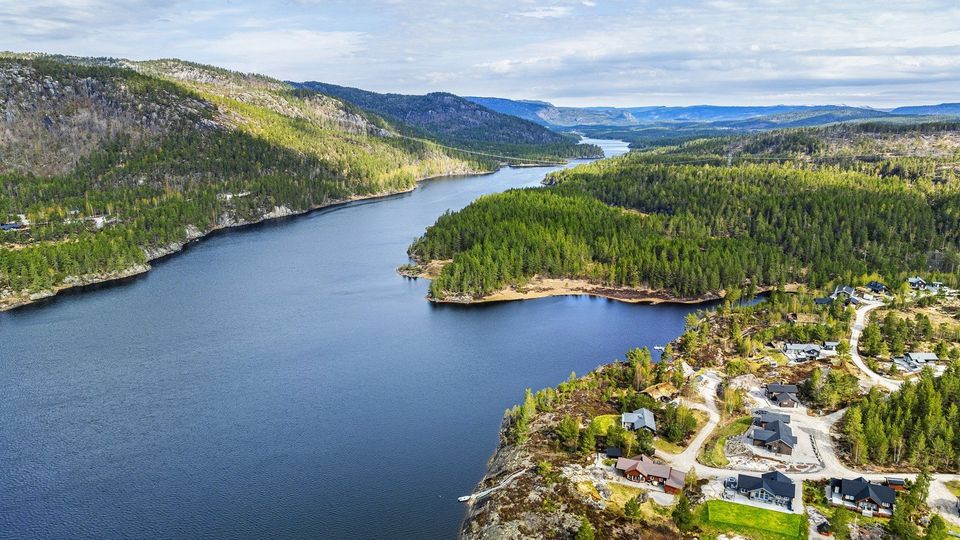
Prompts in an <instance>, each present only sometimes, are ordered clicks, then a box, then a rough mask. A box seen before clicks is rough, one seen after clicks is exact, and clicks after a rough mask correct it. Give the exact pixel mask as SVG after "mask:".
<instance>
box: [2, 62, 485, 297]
mask: <svg viewBox="0 0 960 540" xmlns="http://www.w3.org/2000/svg"><path fill="white" fill-rule="evenodd" d="M396 132H397V128H396V127H394V126H393V125H391V124H390V123H389V122H387V121H385V120H383V119H380V118H377V117H375V116H373V115H370V114H368V113H365V112H363V111H361V110H360V109H357V108H355V107H352V106H350V105H346V104H344V103H342V102H340V101H338V100H336V99H334V98H331V97H328V96H324V95H321V94H319V93H317V92H312V91H308V90H297V89H294V88H292V87H290V86H289V85H287V84H286V83H283V82H281V81H276V80H273V79H269V78H267V77H262V76H257V75H248V74H240V73H234V72H230V71H226V70H222V69H218V68H213V67H210V66H202V65H197V64H191V63H187V62H181V61H177V60H162V61H151V62H139V63H135V62H127V61H121V60H111V59H78V58H50V57H36V58H27V57H22V56H7V57H3V58H0V189H2V194H0V195H2V196H0V223H2V224H5V225H4V229H9V230H2V231H0V307H2V306H4V305H7V306H8V305H15V304H17V303H21V302H23V301H26V300H29V298H31V297H33V298H35V297H37V296H42V295H46V294H50V293H51V292H52V291H54V290H56V289H57V288H60V287H64V286H69V285H73V284H80V283H86V282H91V281H98V280H101V279H107V278H111V277H117V276H118V275H125V274H129V273H131V272H135V271H142V269H143V268H144V267H143V266H142V265H143V264H144V263H145V262H146V261H147V260H148V259H150V258H152V257H154V256H157V255H161V254H164V253H167V252H169V251H171V250H175V249H178V248H179V246H180V245H182V243H183V242H184V241H186V240H188V239H190V238H193V237H196V236H199V235H202V234H203V233H205V232H207V231H210V230H212V229H215V228H219V227H225V226H231V225H235V224H240V223H247V222H253V221H258V220H260V219H263V218H265V217H274V216H278V215H285V214H289V213H295V212H301V211H305V210H308V209H310V208H314V207H317V206H322V205H325V204H329V203H331V202H335V201H338V200H345V199H349V198H352V197H360V196H369V195H374V194H380V193H391V192H397V191H402V190H407V189H411V188H412V187H413V186H414V185H415V182H416V181H417V180H418V179H421V178H425V177H429V176H435V175H442V174H451V173H464V172H470V171H478V170H489V169H491V168H493V167H495V166H496V163H493V162H490V161H486V160H478V159H477V158H476V157H474V156H473V155H472V154H462V153H459V152H456V151H452V150H449V149H445V148H441V147H438V146H436V145H433V144H432V143H429V142H419V141H411V140H409V139H404V138H400V137H396V136H393V134H394V133H396Z"/></svg>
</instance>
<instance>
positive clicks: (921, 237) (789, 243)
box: [411, 128, 960, 298]
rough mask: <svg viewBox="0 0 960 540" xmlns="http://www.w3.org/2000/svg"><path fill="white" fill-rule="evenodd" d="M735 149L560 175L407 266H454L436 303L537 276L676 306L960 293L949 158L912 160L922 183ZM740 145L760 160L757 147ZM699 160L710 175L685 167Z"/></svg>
mask: <svg viewBox="0 0 960 540" xmlns="http://www.w3.org/2000/svg"><path fill="white" fill-rule="evenodd" d="M871 129H876V128H871ZM898 129H899V128H898ZM924 129H926V128H922V129H921V130H920V131H919V133H921V134H923V133H925V131H924ZM931 129H932V132H933V133H940V134H943V133H945V132H944V131H943V130H942V129H941V128H931ZM857 132H858V133H859V131H857ZM891 132H896V131H895V130H893V129H891ZM949 134H950V136H952V135H953V132H950V133H949ZM784 138H785V139H786V141H788V142H783V143H782V144H790V145H793V146H794V147H797V148H802V149H805V151H809V149H811V148H824V147H830V144H831V143H830V142H829V141H826V140H825V139H824V137H823V136H822V133H821V134H819V135H818V134H816V133H814V134H811V133H808V132H799V133H788V134H786V135H784ZM729 144H731V142H730V141H727V140H720V141H704V142H702V143H699V144H698V145H694V146H692V148H691V149H686V150H685V151H684V152H683V153H679V154H674V153H671V152H670V151H666V152H664V151H655V152H648V153H634V154H630V155H627V156H622V157H620V158H616V159H612V160H604V161H599V162H594V163H591V164H587V165H583V166H580V167H577V168H574V169H569V170H565V171H561V172H558V173H554V174H553V175H551V176H550V177H549V178H548V179H547V183H548V184H550V185H551V187H549V188H547V189H545V190H541V191H536V190H534V191H528V192H516V193H511V194H508V195H504V196H499V197H488V198H484V199H481V200H479V201H477V202H476V203H474V204H473V205H471V206H470V207H468V208H466V209H464V210H463V211H461V212H459V213H456V214H452V215H447V216H444V217H442V218H441V219H440V220H438V221H437V224H436V225H435V226H434V227H431V228H430V229H428V230H427V232H426V234H425V235H424V236H423V238H421V239H420V240H418V241H417V242H416V243H414V244H413V246H412V247H411V255H412V256H413V257H414V258H415V259H418V260H435V259H452V262H451V263H450V264H448V265H446V266H445V267H444V268H443V271H442V273H441V275H440V277H439V278H438V279H437V280H436V281H435V283H434V284H433V287H432V289H431V291H432V293H433V295H434V296H435V297H437V298H445V297H447V296H449V295H457V296H463V295H473V296H483V295H486V294H489V293H490V292H491V291H492V290H494V289H497V288H503V287H504V286H508V285H522V284H523V282H524V280H526V279H529V278H530V277H532V276H534V275H540V276H546V277H563V278H585V279H589V280H593V281H595V282H600V283H603V284H607V285H617V286H630V287H646V288H653V289H662V290H667V291H669V292H670V293H672V294H673V295H677V296H690V295H701V294H704V293H717V292H719V291H721V290H722V289H726V288H729V287H731V286H733V287H739V286H744V285H748V284H749V285H752V286H755V287H763V286H774V285H780V284H785V283H787V282H804V283H809V284H812V285H814V286H818V287H819V286H822V285H825V284H827V283H828V282H831V281H833V280H835V279H845V280H852V279H854V278H855V277H856V276H860V275H865V274H870V273H879V274H881V275H884V276H887V277H888V278H890V279H891V280H893V279H895V278H902V277H903V276H904V274H905V273H907V272H916V271H924V272H931V273H934V274H938V275H940V277H941V278H942V279H943V280H944V281H947V282H950V283H955V282H956V281H957V272H958V270H960V250H958V245H960V236H958V233H960V231H958V229H957V227H956V223H957V217H958V216H960V206H958V204H957V202H958V200H960V199H958V181H957V180H956V179H954V178H953V177H951V176H949V175H941V176H940V177H938V178H937V177H931V176H930V174H931V172H930V169H928V168H926V165H927V164H928V160H932V161H933V162H934V163H942V161H937V160H941V159H942V158H940V157H936V158H932V157H931V158H926V157H923V158H917V160H916V161H917V163H918V164H921V165H922V166H920V167H918V168H916V169H915V174H914V172H905V171H906V169H903V170H901V171H899V174H898V173H895V172H893V171H892V169H889V168H888V166H889V163H886V164H885V163H883V162H877V163H863V162H856V163H852V164H851V163H847V164H840V165H832V164H823V163H821V164H813V163H803V162H797V161H794V160H789V159H786V158H784V159H783V160H779V159H778V160H771V161H765V160H759V163H750V162H747V161H746V160H745V159H740V160H739V162H732V163H731V164H730V165H727V163H728V162H727V160H725V159H721V158H720V156H719V155H716V154H713V153H711V152H710V150H711V149H714V148H723V147H725V146H726V145H729ZM738 144H740V145H741V146H742V147H750V145H754V152H761V151H762V145H761V143H759V142H758V141H757V140H755V139H754V140H751V139H749V138H748V139H747V140H741V141H739V142H738ZM778 144H781V143H778ZM691 150H695V151H697V152H699V154H697V155H700V156H703V161H704V162H706V164H703V163H688V162H689V161H690V160H689V159H688V158H689V156H690V155H691V154H690V152H691ZM751 155H756V154H755V153H754V154H751ZM694 161H696V160H694ZM900 174H903V176H904V177H905V178H902V177H901V176H900ZM598 203H604V204H605V205H609V206H612V207H621V208H624V209H629V210H632V211H636V212H633V213H630V212H624V211H622V210H619V209H613V208H605V209H604V208H603V205H602V204H598Z"/></svg>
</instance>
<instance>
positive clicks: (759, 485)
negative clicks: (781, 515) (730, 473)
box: [737, 471, 797, 508]
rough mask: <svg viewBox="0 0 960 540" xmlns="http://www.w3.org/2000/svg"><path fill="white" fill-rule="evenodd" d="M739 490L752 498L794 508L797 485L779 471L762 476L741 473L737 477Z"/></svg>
mask: <svg viewBox="0 0 960 540" xmlns="http://www.w3.org/2000/svg"><path fill="white" fill-rule="evenodd" d="M737 491H738V492H739V493H740V494H741V495H744V496H746V497H748V498H749V499H750V500H753V501H761V502H765V503H770V504H776V505H778V506H785V507H787V508H793V498H794V497H795V496H796V493H797V491H796V486H795V485H794V483H793V480H790V479H789V478H787V476H786V475H784V474H783V473H781V472H779V471H772V472H768V473H766V474H763V475H761V476H760V477H756V476H750V475H746V474H741V475H739V476H738V477H737Z"/></svg>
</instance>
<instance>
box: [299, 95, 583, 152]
mask: <svg viewBox="0 0 960 540" xmlns="http://www.w3.org/2000/svg"><path fill="white" fill-rule="evenodd" d="M291 84H294V85H295V86H296V87H298V88H304V89H309V90H312V91H315V92H320V93H322V94H325V95H328V96H331V97H334V98H337V99H340V100H343V101H346V102H348V103H351V104H353V105H355V106H357V107H359V108H361V109H363V110H365V111H367V112H370V113H373V114H376V115H379V116H382V117H384V118H386V119H388V120H393V121H396V122H397V123H400V124H403V125H406V126H410V127H411V128H413V129H414V130H415V131H416V133H415V134H417V135H421V136H426V137H429V138H433V139H435V140H437V141H439V142H442V143H445V144H449V145H452V146H457V147H464V148H470V149H484V150H491V151H498V152H505V153H510V154H511V155H515V154H519V155H525V154H528V153H529V151H530V150H537V151H546V152H548V153H553V154H554V155H557V156H561V157H579V156H581V155H596V154H597V152H596V150H597V149H596V148H595V147H591V146H589V145H577V139H576V137H573V136H570V135H563V134H560V133H557V132H554V131H551V130H550V129H547V128H546V127H544V126H543V125H542V124H539V123H534V122H532V121H529V120H528V119H526V118H523V117H518V116H516V115H511V114H505V113H502V112H499V111H495V110H492V109H490V108H488V107H486V106H484V105H481V104H478V103H475V102H473V101H470V100H467V99H464V98H462V97H460V96H456V95H454V94H450V93H446V92H433V93H430V94H425V95H405V94H380V93H377V92H370V91H367V90H362V89H359V88H351V87H347V86H339V85H335V84H327V83H322V82H317V81H307V82H302V83H291ZM524 147H534V148H526V149H525V148H524ZM536 147H539V149H537V148H536Z"/></svg>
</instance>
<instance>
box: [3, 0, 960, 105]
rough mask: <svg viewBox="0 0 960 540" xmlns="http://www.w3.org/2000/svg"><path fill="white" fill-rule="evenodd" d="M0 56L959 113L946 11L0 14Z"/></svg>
mask: <svg viewBox="0 0 960 540" xmlns="http://www.w3.org/2000/svg"><path fill="white" fill-rule="evenodd" d="M0 50H13V51H43V52H51V53H63V54H74V55H83V56H115V57H125V58H132V59H147V58H158V57H177V58H183V59H189V60H194V61H198V62H204V63H210V64H216V65H220V66H223V67H228V68H232V69H238V70H242V71H254V72H259V73H264V74H267V75H272V76H275V77H279V78H283V79H291V80H320V81H325V82H332V83H337V84H344V85H349V86H359V87H362V88H367V89H371V90H376V91H393V92H403V93H424V92H428V91H434V90H445V91H450V92H454V93H458V94H464V95H487V96H502V97H510V98H526V99H543V100H548V101H552V102H554V103H556V104H560V105H575V106H584V105H618V106H626V105H690V104H698V103H711V104H776V103H791V104H794V103H797V104H815V103H846V104H852V105H871V106H876V107H888V106H895V105H901V104H916V103H940V102H945V101H960V2H958V1H957V0H947V1H939V0H916V1H909V2H904V1H897V2H885V1H871V0H860V1H857V2H843V1H842V0H831V1H820V0H805V1H789V0H753V1H739V0H711V1H692V0H691V1H679V2H670V1H669V0H649V1H648V0H633V1H611V0H552V1H547V0H476V1H474V0H461V1H457V0H379V1H377V0H279V1H274V2H270V1H256V0H232V1H224V0H193V1H183V2H179V1H160V0H0Z"/></svg>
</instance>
